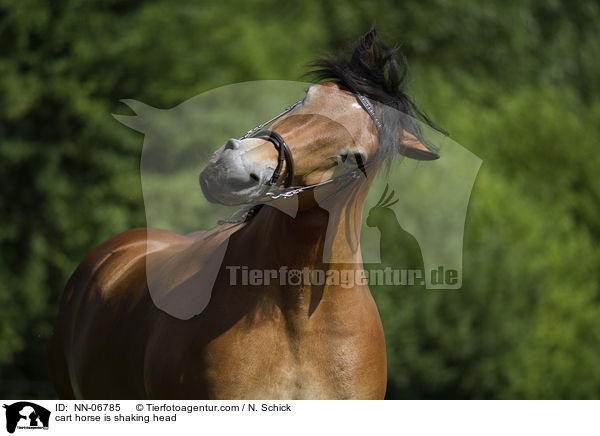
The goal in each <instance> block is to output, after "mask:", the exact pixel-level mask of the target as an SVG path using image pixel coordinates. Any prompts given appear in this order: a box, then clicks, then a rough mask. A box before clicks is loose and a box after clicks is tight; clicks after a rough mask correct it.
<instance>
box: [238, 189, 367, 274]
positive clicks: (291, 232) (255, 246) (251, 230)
mask: <svg viewBox="0 0 600 436" xmlns="http://www.w3.org/2000/svg"><path fill="white" fill-rule="evenodd" d="M368 189H369V186H368V184H367V183H364V181H363V182H360V183H359V182H355V183H353V184H352V185H350V186H348V187H346V188H345V189H343V190H341V191H340V192H337V193H334V194H332V195H327V194H328V193H327V192H326V191H324V192H321V193H320V195H316V197H317V199H315V193H314V192H312V191H307V192H304V193H303V195H302V197H300V198H298V203H299V208H298V212H297V214H296V216H295V217H291V216H290V215H288V214H286V213H284V212H282V211H281V210H279V209H278V208H276V207H271V206H269V205H266V206H265V207H263V208H262V209H261V210H260V212H259V213H258V214H257V215H256V216H255V217H254V218H253V219H252V221H251V222H250V223H249V224H248V225H247V226H246V227H245V228H244V235H243V237H242V238H240V240H239V242H240V243H241V244H243V245H244V246H246V247H252V249H251V250H250V253H252V254H251V256H252V259H253V260H254V261H255V262H262V263H264V264H265V266H266V267H268V266H272V265H273V264H276V265H285V266H287V267H288V268H290V269H302V268H304V267H308V268H316V267H320V266H323V265H324V264H330V263H336V264H357V265H361V264H362V257H361V254H360V244H359V238H360V229H361V225H362V209H363V205H364V201H365V199H366V195H367V193H368ZM319 197H320V198H322V199H319ZM240 249H241V248H240ZM246 251H248V248H246Z"/></svg>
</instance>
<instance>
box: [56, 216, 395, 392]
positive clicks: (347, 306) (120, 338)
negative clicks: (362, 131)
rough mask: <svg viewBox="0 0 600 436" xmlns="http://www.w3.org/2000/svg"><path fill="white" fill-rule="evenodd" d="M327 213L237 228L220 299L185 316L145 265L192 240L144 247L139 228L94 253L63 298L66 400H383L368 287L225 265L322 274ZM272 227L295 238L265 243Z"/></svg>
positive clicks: (381, 348) (380, 351) (61, 387)
mask: <svg viewBox="0 0 600 436" xmlns="http://www.w3.org/2000/svg"><path fill="white" fill-rule="evenodd" d="M327 215H328V214H327V212H326V211H324V210H322V209H318V208H311V209H310V210H307V211H305V212H301V213H300V215H299V216H297V217H296V218H295V219H293V218H291V217H289V216H287V215H285V214H284V213H282V212H281V211H279V210H277V209H274V208H270V207H265V208H263V210H261V211H260V212H259V214H258V215H257V216H256V217H255V218H254V219H253V220H251V221H250V222H248V223H244V224H240V225H239V229H237V231H236V232H235V233H233V234H232V236H231V237H230V240H229V245H228V248H227V252H226V255H225V259H224V261H223V262H222V265H223V267H222V269H221V270H220V272H219V274H218V276H217V279H216V282H215V285H214V289H218V292H213V295H212V297H211V301H210V303H209V304H208V306H207V307H206V309H205V310H204V311H203V312H202V313H201V314H200V315H198V316H196V317H193V318H192V319H189V320H180V319H177V318H174V317H172V316H169V315H168V314H166V313H165V312H163V311H161V310H159V309H158V308H156V306H155V305H154V303H153V302H152V300H151V298H150V297H149V293H148V289H147V280H146V258H145V257H146V255H147V254H146V253H147V252H150V253H154V254H163V255H164V256H169V253H170V252H175V251H178V250H181V249H182V247H184V246H188V245H190V244H192V243H193V242H194V240H192V239H187V238H185V237H182V236H179V235H176V234H174V233H171V232H166V231H158V232H156V231H153V232H152V233H151V235H152V238H153V239H151V240H148V239H147V238H148V235H147V232H146V230H144V229H138V230H132V231H128V232H125V233H122V234H120V235H117V236H116V237H114V238H112V239H111V240H109V241H107V242H106V243H104V244H103V245H101V246H100V247H98V248H97V249H96V250H95V251H94V252H93V253H92V254H91V255H90V256H88V258H87V259H86V260H85V261H84V262H83V263H82V264H81V265H80V267H79V268H78V270H77V271H76V272H75V274H74V276H73V278H72V279H71V281H70V282H69V284H68V285H67V290H66V292H65V295H64V299H63V303H62V309H61V314H60V315H59V319H60V320H61V321H62V322H60V323H59V324H58V326H57V331H56V335H55V337H56V338H62V341H60V343H59V342H55V344H54V346H53V349H54V351H55V353H54V355H55V356H57V357H60V356H67V359H68V360H63V361H61V360H62V359H60V358H58V359H55V364H54V372H55V373H62V374H63V377H61V383H57V391H58V392H59V395H60V396H61V397H65V398H66V397H78V398H109V397H114V396H119V397H120V398H198V397H201V398H211V399H227V398H229V399H230V398H236V399H240V398H263V399H264V398H282V399H284V398H288V399H293V398H362V399H368V398H382V397H383V396H384V394H385V384H386V365H385V343H384V338H383V329H382V326H381V322H380V319H379V314H378V312H377V308H376V307H375V303H374V301H373V299H372V297H371V294H370V292H369V289H368V287H367V286H356V287H353V288H350V289H344V288H342V287H340V286H328V285H322V286H296V287H294V286H289V285H287V286H281V285H279V282H277V281H274V282H272V283H271V284H270V285H269V286H235V285H231V283H230V271H229V270H227V269H226V268H225V267H226V266H227V265H247V266H248V268H249V269H253V268H254V269H261V270H263V269H277V268H279V266H280V265H286V266H288V267H289V268H290V269H298V270H301V269H303V268H304V267H308V268H309V269H311V270H312V269H315V268H320V269H323V268H324V265H323V263H322V247H323V243H324V241H323V238H324V235H325V231H324V230H325V229H324V226H327V223H328V219H329V217H328V216H327ZM267 229H268V231H269V234H273V233H275V234H281V235H287V236H286V237H282V238H272V239H270V240H269V241H268V243H265V232H267ZM247 247H255V250H254V251H253V252H251V253H249V252H248V249H247ZM289 247H295V248H294V250H290V249H289ZM124 265H127V267H124ZM329 268H331V266H329ZM336 268H346V269H349V268H352V269H355V268H356V265H355V264H340V265H336ZM69 339H70V341H69Z"/></svg>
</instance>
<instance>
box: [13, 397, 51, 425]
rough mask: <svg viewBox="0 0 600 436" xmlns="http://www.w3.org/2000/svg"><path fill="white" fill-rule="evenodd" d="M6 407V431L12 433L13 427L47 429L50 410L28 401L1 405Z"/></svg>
mask: <svg viewBox="0 0 600 436" xmlns="http://www.w3.org/2000/svg"><path fill="white" fill-rule="evenodd" d="M3 407H4V408H5V409H6V431H8V432H9V433H14V432H15V429H28V430H36V429H43V430H48V423H49V422H50V411H49V410H48V409H45V408H43V407H42V406H38V405H37V404H35V403H30V402H29V401H19V402H18V403H14V404H11V405H10V406H7V405H6V404H5V405H4V406H3Z"/></svg>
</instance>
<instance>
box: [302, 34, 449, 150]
mask: <svg viewBox="0 0 600 436" xmlns="http://www.w3.org/2000/svg"><path fill="white" fill-rule="evenodd" d="M309 67H312V68H313V69H312V70H311V71H309V73H308V75H309V76H312V77H314V78H315V79H317V80H322V81H332V82H334V83H337V84H339V85H341V86H342V87H344V88H347V89H348V90H349V91H351V92H358V93H360V94H363V95H365V96H366V97H368V98H370V99H371V100H374V101H375V102H376V103H379V104H377V105H376V106H378V107H379V111H380V113H381V114H382V120H383V123H384V126H386V127H387V130H388V132H380V135H382V136H384V137H387V140H385V141H382V140H381V139H382V138H380V145H383V147H382V148H383V150H382V151H383V153H384V154H385V155H386V157H393V156H390V154H392V155H396V154H397V151H398V150H399V147H401V141H398V140H397V139H396V137H397V134H398V126H399V124H398V123H399V121H400V119H399V118H400V117H399V114H398V113H397V111H399V112H401V113H403V114H406V115H409V117H401V118H402V121H401V123H402V127H403V128H404V129H406V130H408V131H409V132H411V133H412V134H414V135H415V136H417V138H419V140H421V142H423V144H424V145H426V146H427V147H430V148H432V149H435V148H434V147H433V146H431V144H427V143H426V142H425V141H424V138H423V137H422V134H421V130H420V129H419V126H418V124H417V123H416V122H414V118H416V119H417V120H419V121H422V122H423V123H425V124H427V125H428V126H430V127H432V128H434V129H436V130H440V129H438V128H437V127H436V126H435V125H434V124H433V122H432V121H431V119H430V118H429V117H428V116H427V114H426V113H425V112H423V111H422V110H421V109H419V107H418V106H417V105H416V103H415V102H414V101H413V100H412V98H411V97H409V96H408V95H407V94H406V93H405V89H406V78H407V73H408V63H407V61H406V57H405V56H404V54H403V53H402V52H401V51H400V49H399V48H398V47H394V48H391V47H388V46H387V45H386V44H384V43H383V42H382V41H381V40H380V39H379V38H378V37H377V31H376V30H375V28H374V27H373V28H371V30H369V31H368V32H367V33H365V34H364V35H362V36H361V37H360V38H359V39H358V42H357V44H356V48H355V49H354V52H353V53H352V55H351V56H350V58H348V57H347V56H346V55H345V54H344V53H341V54H337V55H334V56H329V57H325V58H322V59H318V60H316V61H314V62H312V63H310V64H309ZM386 108H387V110H386ZM390 108H391V109H394V110H390ZM393 112H396V116H394V115H393ZM389 126H394V128H392V129H390V128H389ZM385 133H387V135H386V134H385Z"/></svg>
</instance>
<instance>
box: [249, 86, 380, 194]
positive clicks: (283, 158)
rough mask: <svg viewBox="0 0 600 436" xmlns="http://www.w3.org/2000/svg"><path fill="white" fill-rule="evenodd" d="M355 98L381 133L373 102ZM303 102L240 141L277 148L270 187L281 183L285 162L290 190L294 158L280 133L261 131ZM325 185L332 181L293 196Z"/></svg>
mask: <svg viewBox="0 0 600 436" xmlns="http://www.w3.org/2000/svg"><path fill="white" fill-rule="evenodd" d="M354 96H355V97H356V100H357V101H358V102H359V103H360V105H361V107H362V108H363V109H364V110H365V112H367V113H368V114H369V116H370V117H371V119H372V120H373V122H374V123H375V126H376V127H377V133H379V131H380V130H381V129H382V128H383V124H382V123H381V121H380V120H379V118H378V117H377V114H376V113H375V109H373V106H372V105H371V102H369V99H368V98H366V97H365V96H364V95H362V94H360V93H358V92H355V93H354ZM303 101H304V100H300V101H297V102H296V103H294V104H292V105H291V106H289V107H288V108H286V109H285V110H284V111H283V112H281V113H280V114H279V115H277V116H275V117H273V118H271V119H270V120H269V121H265V122H264V123H262V124H259V125H258V126H256V127H254V128H253V129H251V130H248V132H246V134H245V135H244V136H242V137H241V138H240V141H241V140H243V139H246V138H249V137H253V138H257V139H263V140H265V141H269V142H271V143H272V144H273V146H274V147H275V150H277V166H276V167H275V170H274V171H273V175H272V176H271V179H270V180H269V184H270V185H276V184H277V183H278V182H279V179H280V178H281V170H282V169H283V162H285V166H286V170H287V177H286V179H285V184H284V187H285V188H289V187H290V186H292V181H293V180H294V157H293V156H292V152H291V150H290V147H289V146H288V145H287V143H286V142H285V140H284V139H283V137H282V136H281V135H280V134H279V133H277V132H275V131H274V130H261V129H262V128H263V127H265V126H268V125H269V124H271V123H272V122H274V121H276V120H278V119H279V118H281V117H282V116H284V115H285V114H287V113H288V112H291V111H292V110H293V109H294V108H295V107H296V106H298V105H299V104H301V103H302V102H303ZM259 130H260V132H259ZM257 132H258V133H257ZM359 168H360V169H361V170H362V171H363V172H364V166H363V165H359ZM325 183H330V181H326V182H322V183H318V184H316V185H311V186H302V187H299V188H297V189H294V190H293V191H291V192H293V194H292V195H295V194H298V193H300V192H302V191H305V190H306V189H309V188H314V187H316V186H320V185H322V184H325ZM283 196H286V197H288V196H291V195H285V194H283Z"/></svg>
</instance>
